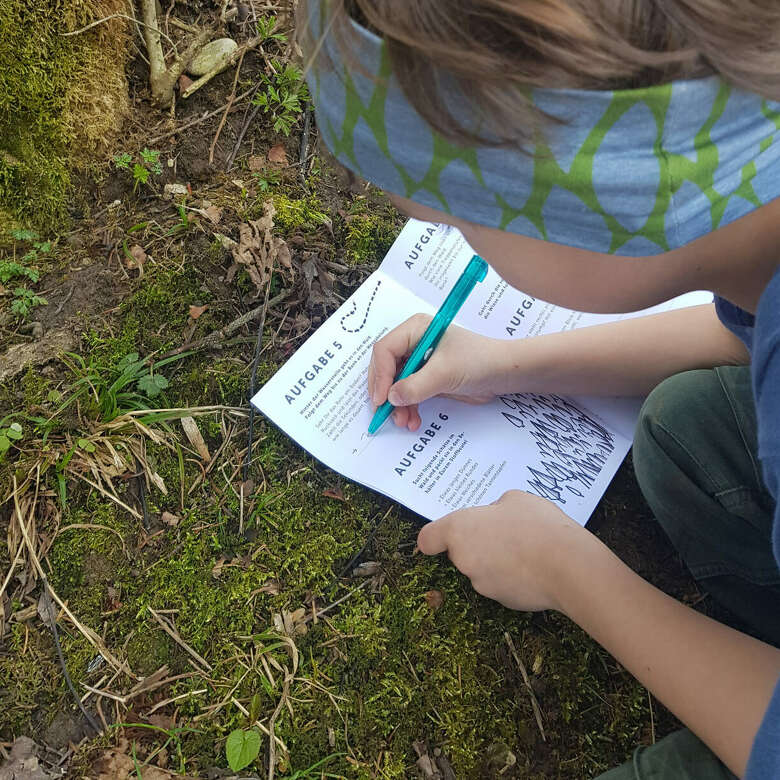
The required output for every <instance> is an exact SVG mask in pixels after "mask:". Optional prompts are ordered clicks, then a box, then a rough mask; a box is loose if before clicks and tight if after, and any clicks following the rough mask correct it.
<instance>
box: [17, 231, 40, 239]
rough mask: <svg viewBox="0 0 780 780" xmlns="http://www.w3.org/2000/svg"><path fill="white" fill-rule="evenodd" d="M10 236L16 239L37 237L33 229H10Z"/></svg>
mask: <svg viewBox="0 0 780 780" xmlns="http://www.w3.org/2000/svg"><path fill="white" fill-rule="evenodd" d="M11 236H12V237H13V238H14V239H16V240H17V241H32V240H33V239H35V238H38V234H37V233H36V232H35V231H33V230H12V231H11Z"/></svg>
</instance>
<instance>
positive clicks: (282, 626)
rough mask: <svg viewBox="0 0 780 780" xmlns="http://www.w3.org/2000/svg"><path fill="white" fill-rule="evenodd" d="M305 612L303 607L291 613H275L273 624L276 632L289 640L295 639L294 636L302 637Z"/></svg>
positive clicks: (304, 626)
mask: <svg viewBox="0 0 780 780" xmlns="http://www.w3.org/2000/svg"><path fill="white" fill-rule="evenodd" d="M305 618H306V610H305V609H304V608H303V607H299V608H298V609H296V610H294V611H293V612H287V610H282V612H275V613H274V614H273V623H274V628H275V629H276V631H277V632H278V633H280V634H282V635H283V636H288V637H290V639H295V637H296V636H303V635H304V634H305V633H306V631H307V630H308V629H307V628H306V622H305Z"/></svg>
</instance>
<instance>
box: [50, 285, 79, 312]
mask: <svg viewBox="0 0 780 780" xmlns="http://www.w3.org/2000/svg"><path fill="white" fill-rule="evenodd" d="M75 290H76V285H75V284H72V285H71V286H70V290H68V294H67V295H66V296H65V297H64V298H63V299H62V300H61V301H60V305H59V306H58V307H57V308H56V309H55V310H54V313H55V314H59V313H60V312H61V311H62V309H63V307H64V306H65V304H66V303H67V302H68V301H69V300H70V299H71V298H72V297H73V293H74V291H75Z"/></svg>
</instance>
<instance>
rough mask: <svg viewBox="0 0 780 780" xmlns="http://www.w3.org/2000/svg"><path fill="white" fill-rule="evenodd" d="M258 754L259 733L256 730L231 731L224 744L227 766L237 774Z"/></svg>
mask: <svg viewBox="0 0 780 780" xmlns="http://www.w3.org/2000/svg"><path fill="white" fill-rule="evenodd" d="M259 754H260V732H259V731H258V730H257V729H233V731H231V732H230V734H228V738H227V742H225V755H226V756H227V762H228V766H229V767H230V768H231V769H232V770H233V771H234V772H238V771H239V770H241V769H243V768H244V767H247V766H249V765H250V764H251V763H252V762H253V761H254V760H255V759H256V758H257V757H258V755H259Z"/></svg>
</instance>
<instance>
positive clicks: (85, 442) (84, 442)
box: [78, 439, 95, 452]
mask: <svg viewBox="0 0 780 780" xmlns="http://www.w3.org/2000/svg"><path fill="white" fill-rule="evenodd" d="M78 445H79V447H80V448H81V449H82V450H84V452H94V451H95V445H94V444H93V443H92V442H91V441H90V440H89V439H79V441H78Z"/></svg>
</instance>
